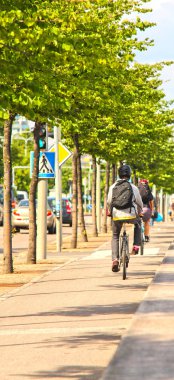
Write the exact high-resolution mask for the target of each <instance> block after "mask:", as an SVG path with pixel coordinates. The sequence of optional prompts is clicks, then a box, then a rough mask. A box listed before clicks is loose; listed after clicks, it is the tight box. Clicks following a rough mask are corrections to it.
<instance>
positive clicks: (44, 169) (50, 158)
mask: <svg viewBox="0 0 174 380" xmlns="http://www.w3.org/2000/svg"><path fill="white" fill-rule="evenodd" d="M33 165H34V152H31V153H30V177H31V176H32V172H33ZM54 177H55V153H54V152H40V156H39V174H38V178H54Z"/></svg>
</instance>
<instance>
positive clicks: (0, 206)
mask: <svg viewBox="0 0 174 380" xmlns="http://www.w3.org/2000/svg"><path fill="white" fill-rule="evenodd" d="M16 205H17V193H16V189H15V188H14V187H12V189H11V208H12V209H14V208H15V207H16ZM3 224H4V186H3V185H0V226H3Z"/></svg>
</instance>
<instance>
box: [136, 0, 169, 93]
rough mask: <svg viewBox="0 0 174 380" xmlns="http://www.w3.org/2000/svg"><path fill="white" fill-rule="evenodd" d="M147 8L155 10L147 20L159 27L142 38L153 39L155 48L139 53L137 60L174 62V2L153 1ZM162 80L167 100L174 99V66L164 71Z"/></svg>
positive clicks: (151, 29) (148, 14)
mask: <svg viewBox="0 0 174 380" xmlns="http://www.w3.org/2000/svg"><path fill="white" fill-rule="evenodd" d="M146 6H147V7H148V8H152V9H153V11H152V12H151V13H147V14H146V16H145V17H146V20H148V21H152V22H155V23H156V24H157V25H156V26H154V27H152V28H149V29H148V30H147V31H146V32H145V33H143V34H142V36H143V38H144V36H148V37H149V38H150V39H153V40H154V46H153V47H149V48H148V50H147V52H142V53H139V54H138V55H137V57H136V60H137V61H138V62H142V63H155V62H160V61H171V60H173V61H174V19H173V18H174V0H151V1H150V2H148V3H147V5H146ZM162 79H163V81H164V83H163V86H162V88H163V90H164V92H165V94H166V99H167V100H171V99H174V65H172V66H169V67H166V68H165V69H164V70H163V73H162Z"/></svg>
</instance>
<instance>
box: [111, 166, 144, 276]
mask: <svg viewBox="0 0 174 380" xmlns="http://www.w3.org/2000/svg"><path fill="white" fill-rule="evenodd" d="M118 174H119V179H118V180H117V181H116V182H115V183H114V184H113V185H111V186H110V188H109V192H108V199H107V205H108V210H109V214H108V216H111V217H112V242H111V246H112V271H113V272H118V271H119V270H120V269H119V237H120V232H121V228H122V225H123V223H125V222H126V223H132V224H134V242H133V248H132V254H133V255H136V254H138V252H139V246H140V245H141V219H140V216H139V215H140V214H141V212H142V209H143V203H142V199H141V196H140V193H139V190H138V188H137V187H136V186H135V185H133V184H132V183H130V177H131V168H130V166H129V165H126V164H124V165H122V166H120V168H119V169H118ZM128 197H129V199H128Z"/></svg>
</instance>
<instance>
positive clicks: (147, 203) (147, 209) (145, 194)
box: [138, 179, 154, 243]
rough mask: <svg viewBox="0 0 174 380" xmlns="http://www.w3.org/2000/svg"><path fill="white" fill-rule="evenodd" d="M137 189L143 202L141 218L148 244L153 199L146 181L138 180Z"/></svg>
mask: <svg viewBox="0 0 174 380" xmlns="http://www.w3.org/2000/svg"><path fill="white" fill-rule="evenodd" d="M138 188H139V192H140V195H141V198H142V202H143V213H142V214H143V216H142V218H143V222H144V235H145V242H146V243H148V242H149V240H150V219H151V217H152V216H153V212H154V211H153V210H154V198H153V194H152V192H151V190H150V187H149V181H148V180H147V179H140V181H139V184H138Z"/></svg>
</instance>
